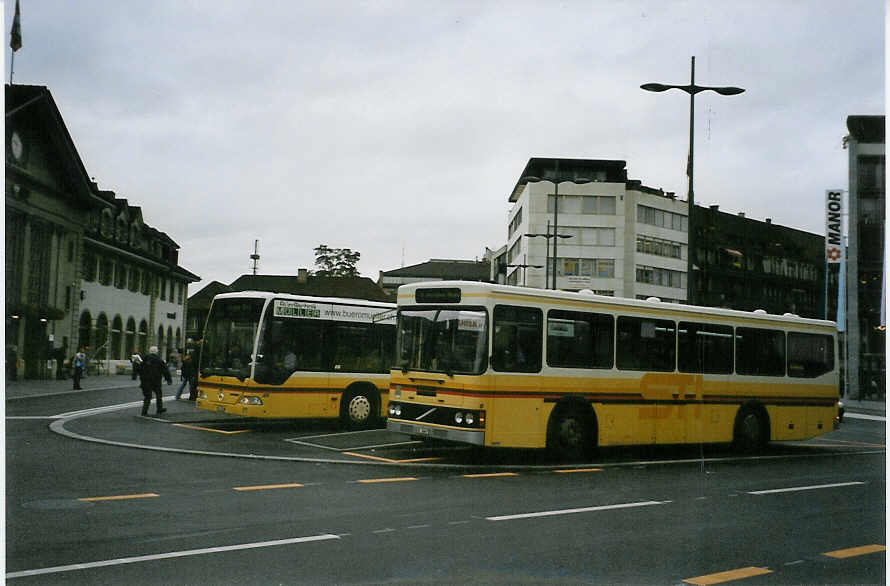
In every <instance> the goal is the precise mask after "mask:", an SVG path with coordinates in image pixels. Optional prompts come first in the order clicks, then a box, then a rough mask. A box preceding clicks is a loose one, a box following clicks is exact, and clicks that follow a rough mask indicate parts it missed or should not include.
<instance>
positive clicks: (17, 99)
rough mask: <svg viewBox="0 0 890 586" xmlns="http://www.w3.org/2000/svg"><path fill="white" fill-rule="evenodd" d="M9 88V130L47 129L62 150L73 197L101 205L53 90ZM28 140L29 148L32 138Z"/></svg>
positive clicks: (63, 167)
mask: <svg viewBox="0 0 890 586" xmlns="http://www.w3.org/2000/svg"><path fill="white" fill-rule="evenodd" d="M5 88H6V91H5V96H6V128H7V131H8V130H9V129H10V128H16V127H22V128H29V127H31V128H32V129H33V125H34V124H40V125H41V126H43V128H41V129H40V131H41V132H42V133H44V135H45V136H46V137H47V140H48V141H49V143H50V144H52V145H53V147H55V148H56V149H58V150H59V153H58V155H59V158H58V164H59V166H60V169H61V171H62V173H63V174H64V177H65V181H66V183H67V184H68V187H69V189H70V190H71V194H72V195H73V196H74V197H76V198H77V199H78V200H79V201H81V202H83V203H85V204H87V205H88V206H91V207H94V206H99V205H101V202H102V200H103V197H102V195H101V194H99V193H96V192H95V190H93V189H92V186H91V184H90V179H89V175H88V174H87V171H86V168H85V167H84V165H83V160H81V158H80V154H79V153H78V152H77V147H76V146H75V145H74V141H73V140H72V139H71V134H70V133H69V132H68V127H67V126H66V125H65V121H64V120H63V119H62V114H61V112H59V108H58V106H56V102H55V100H53V96H52V94H51V93H50V91H49V88H47V87H46V86H42V85H21V84H12V85H10V84H6V86H5ZM24 139H25V144H26V145H27V141H28V140H30V138H29V137H24ZM7 161H9V159H7ZM7 164H8V163H7Z"/></svg>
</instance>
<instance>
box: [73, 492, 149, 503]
mask: <svg viewBox="0 0 890 586" xmlns="http://www.w3.org/2000/svg"><path fill="white" fill-rule="evenodd" d="M159 496H161V495H159V494H155V493H153V492H146V493H142V494H119V495H116V496H88V497H84V498H81V499H77V500H79V501H84V502H89V503H95V502H98V501H123V500H127V499H151V498H157V497H159Z"/></svg>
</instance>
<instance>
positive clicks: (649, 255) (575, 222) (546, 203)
mask: <svg viewBox="0 0 890 586" xmlns="http://www.w3.org/2000/svg"><path fill="white" fill-rule="evenodd" d="M555 182H556V183H555ZM557 192H558V201H557V195H556V194H557ZM509 200H510V202H511V203H512V204H513V206H512V208H511V209H510V212H509V214H508V226H507V246H506V251H505V253H504V256H503V257H502V258H501V259H498V260H499V263H498V264H500V265H506V271H504V270H503V266H502V268H501V271H502V273H503V274H502V279H501V280H503V281H504V282H506V283H507V284H512V285H520V286H527V287H538V288H552V286H553V268H554V264H555V268H556V288H557V289H562V290H568V291H579V290H582V289H590V290H592V291H594V292H596V293H599V294H602V295H612V296H617V297H631V298H638V299H645V298H648V297H659V298H661V299H662V300H663V301H685V299H686V258H687V257H686V254H687V234H688V223H687V216H686V214H687V205H686V202H685V201H677V200H676V199H675V198H674V197H673V194H671V193H665V192H663V191H662V190H659V189H652V188H650V187H646V186H644V185H642V184H641V183H640V182H639V181H628V179H627V170H626V169H625V162H624V161H613V160H588V159H547V158H533V159H530V160H529V162H528V164H527V165H526V167H525V169H524V170H523V172H522V174H521V175H520V177H519V179H518V181H517V182H516V186H515V188H514V189H513V191H512V193H511V194H510V198H509ZM554 226H555V227H556V230H555V231H554ZM554 248H555V263H554Z"/></svg>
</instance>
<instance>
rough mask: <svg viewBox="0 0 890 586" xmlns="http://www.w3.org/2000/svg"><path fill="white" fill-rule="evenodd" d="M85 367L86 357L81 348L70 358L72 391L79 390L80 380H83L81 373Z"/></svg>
mask: <svg viewBox="0 0 890 586" xmlns="http://www.w3.org/2000/svg"><path fill="white" fill-rule="evenodd" d="M86 365H87V355H86V354H85V353H84V351H83V346H81V347H80V349H79V350H78V351H77V352H75V353H74V356H73V357H72V358H71V368H72V369H73V372H72V375H71V378H73V379H74V390H75V391H79V390H81V386H80V379H81V378H83V371H84V369H85V368H86Z"/></svg>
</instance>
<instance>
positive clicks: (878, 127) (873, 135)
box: [847, 116, 885, 143]
mask: <svg viewBox="0 0 890 586" xmlns="http://www.w3.org/2000/svg"><path fill="white" fill-rule="evenodd" d="M847 130H849V131H850V134H851V135H852V137H853V138H854V139H856V140H857V141H859V142H870V143H883V142H884V133H885V132H884V131H885V123H884V117H883V116H847Z"/></svg>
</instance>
